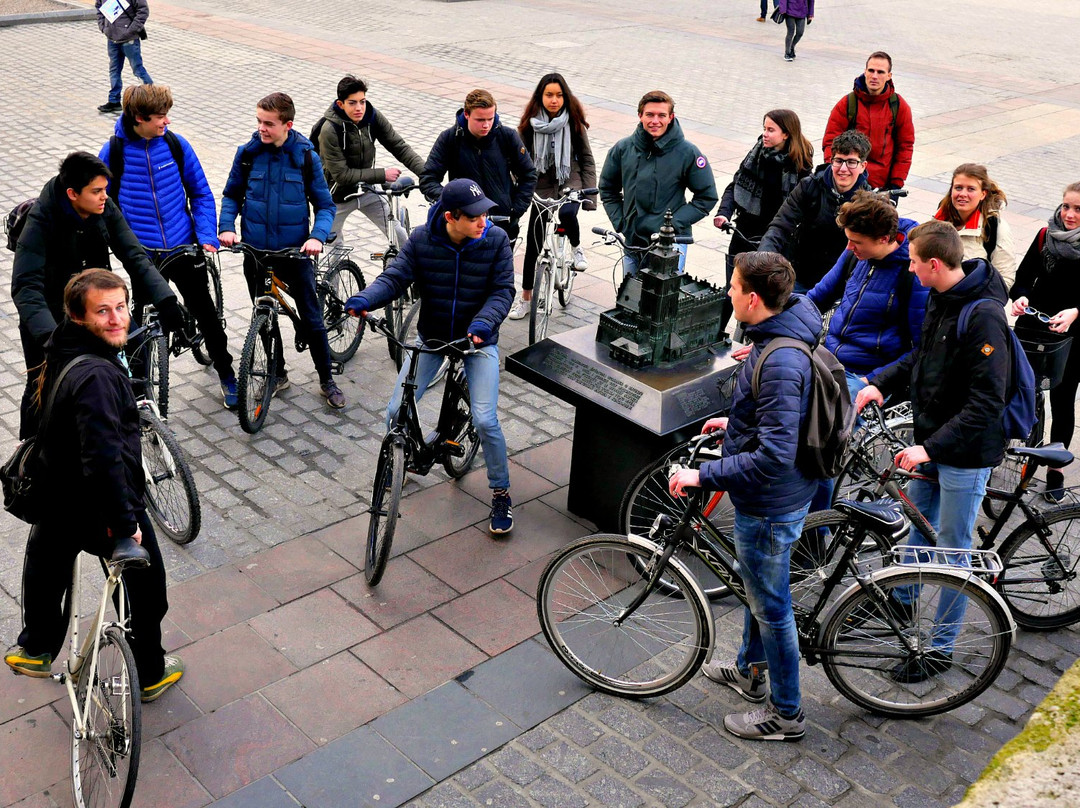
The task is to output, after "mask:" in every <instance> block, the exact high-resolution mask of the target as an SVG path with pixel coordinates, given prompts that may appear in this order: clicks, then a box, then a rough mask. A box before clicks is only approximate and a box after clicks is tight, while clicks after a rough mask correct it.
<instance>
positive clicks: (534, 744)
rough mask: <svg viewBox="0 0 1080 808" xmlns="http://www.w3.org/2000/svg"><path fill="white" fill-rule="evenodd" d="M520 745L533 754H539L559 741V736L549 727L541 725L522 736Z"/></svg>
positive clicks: (519, 739) (519, 740)
mask: <svg viewBox="0 0 1080 808" xmlns="http://www.w3.org/2000/svg"><path fill="white" fill-rule="evenodd" d="M517 740H518V743H520V744H521V745H522V746H524V747H525V748H526V749H528V750H529V751H531V752H539V751H540V750H541V749H544V748H546V747H548V746H550V745H551V744H553V743H555V742H556V741H557V740H558V736H557V735H556V734H555V733H554V732H552V731H551V730H550V729H549V728H548V727H546V726H543V725H540V726H538V727H534V728H533V729H531V730H529V731H528V732H526V733H524V734H523V735H521V736H520V737H519V738H518V739H517Z"/></svg>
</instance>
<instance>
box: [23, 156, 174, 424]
mask: <svg viewBox="0 0 1080 808" xmlns="http://www.w3.org/2000/svg"><path fill="white" fill-rule="evenodd" d="M111 176H112V175H111V173H110V172H109V169H108V166H106V165H105V164H104V163H103V162H101V160H99V159H98V158H97V157H95V156H94V155H92V154H89V153H88V152H72V153H71V154H69V155H68V156H67V157H65V158H64V160H63V162H61V163H60V173H59V174H57V175H56V176H55V177H53V178H52V179H51V180H49V181H48V182H47V183H45V187H44V188H42V189H41V195H40V196H39V197H38V200H37V202H36V203H35V204H34V206H33V207H32V208H31V209H30V212H29V214H28V215H27V217H26V224H25V226H24V227H23V231H22V233H21V234H20V235H19V242H18V244H17V245H16V248H15V262H14V264H13V265H12V273H11V297H12V298H13V299H14V301H15V308H16V309H18V311H19V338H20V339H21V340H22V348H23V358H24V360H25V362H26V369H27V373H28V379H27V386H26V394H25V395H24V397H23V408H22V416H23V417H22V426H21V428H20V434H21V436H22V437H26V436H27V435H28V434H33V432H34V429H35V428H36V424H37V419H36V418H35V417H33V415H32V414H31V413H30V412H29V407H28V405H29V398H30V396H31V395H32V393H33V390H34V388H35V387H36V384H37V372H36V371H35V368H37V367H38V366H39V365H40V364H41V362H42V360H43V359H44V358H45V350H44V349H45V343H46V341H47V340H48V339H49V337H50V336H51V335H52V332H53V329H54V328H56V324H57V323H58V322H59V321H60V320H61V319H63V316H64V285H65V284H66V283H67V282H68V279H69V278H70V277H71V276H72V275H75V274H77V273H78V272H79V271H81V270H84V269H89V268H93V267H106V268H107V267H109V252H110V251H112V254H113V255H115V256H116V257H117V258H118V259H120V263H121V264H123V266H124V269H125V270H126V271H127V273H128V276H129V277H130V278H131V282H132V284H133V285H134V286H135V291H136V293H137V296H138V298H139V299H140V300H148V301H151V302H153V303H154V305H155V306H157V308H158V311H159V312H160V314H161V323H162V325H163V326H164V327H165V328H166V329H167V330H169V331H182V330H184V327H185V317H184V314H183V311H182V309H181V308H180V304H179V302H178V301H177V299H176V293H175V292H173V290H172V289H171V288H170V287H169V283H168V281H166V280H165V279H164V278H163V277H161V273H160V272H158V270H157V268H156V267H155V266H154V264H153V263H152V262H151V261H150V259H149V257H147V255H146V251H145V250H144V249H143V248H142V246H141V245H140V244H139V240H138V239H137V238H136V237H135V234H134V233H132V232H131V228H130V227H129V226H128V223H127V221H125V219H124V215H123V214H122V213H121V212H120V208H118V207H117V206H116V203H115V202H113V201H112V200H111V199H109V197H108V194H107V188H108V184H109V178H110V177H111ZM28 416H29V417H28Z"/></svg>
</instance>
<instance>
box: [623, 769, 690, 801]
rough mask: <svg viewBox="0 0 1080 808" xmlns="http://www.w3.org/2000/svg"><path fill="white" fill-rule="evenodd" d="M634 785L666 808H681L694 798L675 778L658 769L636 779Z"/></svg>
mask: <svg viewBox="0 0 1080 808" xmlns="http://www.w3.org/2000/svg"><path fill="white" fill-rule="evenodd" d="M634 785H636V786H637V787H638V789H640V790H641V791H643V792H644V793H646V794H651V795H652V797H653V799H655V800H657V801H658V802H659V803H661V804H662V805H664V806H667V808H682V806H684V805H686V804H687V803H689V802H690V800H692V799H693V798H694V792H692V791H691V790H690V789H688V788H686V787H685V786H684V785H682V783H680V782H679V779H678V778H677V777H674V776H672V775H670V774H668V773H667V772H664V771H660V770H658V769H653V770H652V771H649V772H648V773H646V774H644V775H642V776H641V777H638V778H637V779H636V780H635V781H634Z"/></svg>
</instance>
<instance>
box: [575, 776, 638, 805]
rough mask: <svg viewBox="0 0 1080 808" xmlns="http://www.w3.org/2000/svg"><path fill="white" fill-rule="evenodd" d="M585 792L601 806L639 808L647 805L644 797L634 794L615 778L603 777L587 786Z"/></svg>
mask: <svg viewBox="0 0 1080 808" xmlns="http://www.w3.org/2000/svg"><path fill="white" fill-rule="evenodd" d="M585 791H587V792H588V793H589V795H590V796H591V797H593V798H594V799H596V801H597V802H598V803H599V804H600V805H610V806H618V808H637V806H639V805H644V804H645V799H644V797H642V796H640V795H638V794H636V793H634V792H633V791H632V790H631V789H630V788H629V786H627V785H626V784H625V783H622V782H619V780H617V779H615V778H614V777H601V778H599V779H597V780H594V781H592V782H590V783H588V784H586V786H585Z"/></svg>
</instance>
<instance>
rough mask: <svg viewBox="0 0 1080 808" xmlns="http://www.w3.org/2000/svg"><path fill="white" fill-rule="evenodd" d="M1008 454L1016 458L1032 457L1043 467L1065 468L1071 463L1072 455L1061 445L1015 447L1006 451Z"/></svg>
mask: <svg viewBox="0 0 1080 808" xmlns="http://www.w3.org/2000/svg"><path fill="white" fill-rule="evenodd" d="M1008 452H1009V454H1011V455H1014V456H1016V457H1034V458H1035V459H1036V460H1040V461H1042V465H1044V466H1067V465H1069V464H1070V463H1071V462H1073V453H1072V452H1070V451H1069V450H1068V449H1066V448H1065V444H1063V443H1049V444H1047V445H1046V446H1036V447H1034V448H1030V447H1027V446H1016V447H1013V448H1010V449H1009V450H1008Z"/></svg>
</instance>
